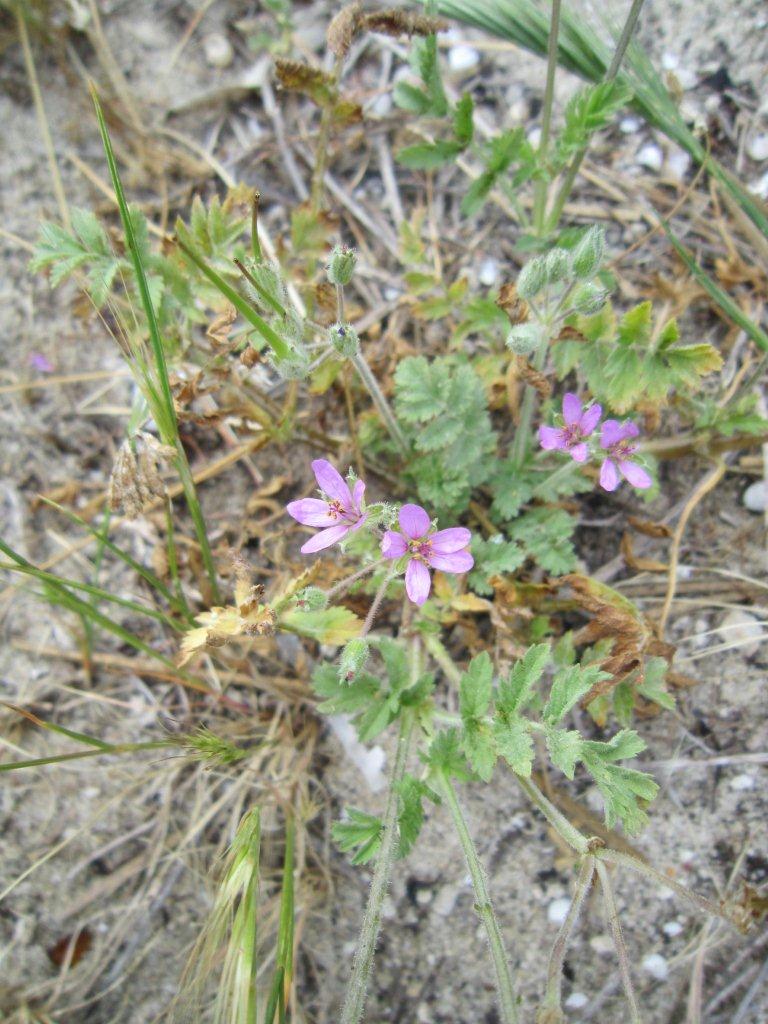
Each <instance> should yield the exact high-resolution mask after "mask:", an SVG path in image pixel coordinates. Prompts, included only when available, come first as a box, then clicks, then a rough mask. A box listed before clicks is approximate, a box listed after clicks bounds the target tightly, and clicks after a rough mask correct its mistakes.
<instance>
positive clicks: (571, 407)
mask: <svg viewBox="0 0 768 1024" xmlns="http://www.w3.org/2000/svg"><path fill="white" fill-rule="evenodd" d="M602 414H603V410H602V407H601V406H600V405H598V404H597V403H595V404H594V405H589V406H587V407H586V408H583V407H582V404H581V401H580V400H579V397H578V395H574V394H572V393H571V392H570V391H569V392H568V393H567V394H565V395H564V396H563V426H562V427H546V426H542V427H539V444H540V445H541V447H542V448H546V449H547V450H548V451H552V450H554V449H557V450H558V451H563V452H568V453H569V454H570V456H571V458H572V459H575V460H576V462H586V461H587V458H588V457H589V447H588V445H587V444H586V439H587V438H588V437H589V436H590V434H591V433H592V432H593V430H594V429H595V427H596V426H597V423H598V420H599V419H600V417H601V416H602Z"/></svg>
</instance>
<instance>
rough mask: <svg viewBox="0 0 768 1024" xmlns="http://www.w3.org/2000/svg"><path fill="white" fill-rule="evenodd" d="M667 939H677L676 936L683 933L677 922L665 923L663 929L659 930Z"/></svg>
mask: <svg viewBox="0 0 768 1024" xmlns="http://www.w3.org/2000/svg"><path fill="white" fill-rule="evenodd" d="M661 930H662V931H663V932H664V934H665V935H666V936H667V938H668V939H674V938H677V936H678V935H680V934H681V932H682V931H683V926H682V925H681V924H680V922H679V921H667V923H666V924H665V925H664V927H663V928H662V929H661Z"/></svg>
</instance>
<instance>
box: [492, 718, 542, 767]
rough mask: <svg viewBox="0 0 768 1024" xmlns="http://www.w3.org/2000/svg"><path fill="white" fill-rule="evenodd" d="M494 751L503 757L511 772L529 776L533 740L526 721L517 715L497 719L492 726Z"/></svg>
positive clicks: (531, 765) (532, 754)
mask: <svg viewBox="0 0 768 1024" xmlns="http://www.w3.org/2000/svg"><path fill="white" fill-rule="evenodd" d="M493 733H494V738H495V741H496V751H497V753H498V755H499V757H503V758H504V760H505V761H506V762H507V764H508V765H509V767H510V768H511V769H512V771H513V772H516V773H517V774H518V775H522V776H523V777H524V778H526V779H527V778H529V777H530V774H531V770H532V769H533V760H534V750H533V740H532V739H531V736H530V733H529V731H528V723H527V722H526V721H525V719H523V718H518V717H517V716H512V717H507V718H505V719H504V720H501V719H499V720H497V721H496V722H494V727H493Z"/></svg>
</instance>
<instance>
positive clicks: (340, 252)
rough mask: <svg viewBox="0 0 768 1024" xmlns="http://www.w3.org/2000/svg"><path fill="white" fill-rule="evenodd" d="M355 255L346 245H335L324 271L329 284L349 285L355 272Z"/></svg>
mask: <svg viewBox="0 0 768 1024" xmlns="http://www.w3.org/2000/svg"><path fill="white" fill-rule="evenodd" d="M356 261H357V255H356V253H355V250H354V249H350V248H349V247H348V246H346V245H337V246H336V247H335V248H334V250H333V252H332V253H331V259H330V262H329V263H328V266H327V268H326V270H327V271H328V280H329V281H330V282H331V284H342V285H343V284H349V282H350V281H351V280H352V274H353V273H354V271H355V262H356Z"/></svg>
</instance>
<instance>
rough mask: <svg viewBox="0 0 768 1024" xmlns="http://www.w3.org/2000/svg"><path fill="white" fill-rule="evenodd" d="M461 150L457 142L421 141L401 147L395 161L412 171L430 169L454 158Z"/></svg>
mask: <svg viewBox="0 0 768 1024" xmlns="http://www.w3.org/2000/svg"><path fill="white" fill-rule="evenodd" d="M461 150H462V146H461V143H459V142H421V143H417V144H416V145H415V146H406V147H405V149H401V150H400V152H399V153H398V154H397V162H398V163H400V164H402V165H403V166H404V167H410V168H411V170H414V171H431V170H434V169H435V168H436V167H442V166H443V164H447V163H449V162H450V161H451V160H454V159H455V158H456V157H457V156H458V155H459V153H461Z"/></svg>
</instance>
